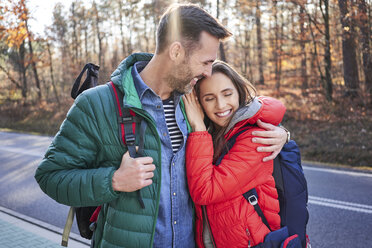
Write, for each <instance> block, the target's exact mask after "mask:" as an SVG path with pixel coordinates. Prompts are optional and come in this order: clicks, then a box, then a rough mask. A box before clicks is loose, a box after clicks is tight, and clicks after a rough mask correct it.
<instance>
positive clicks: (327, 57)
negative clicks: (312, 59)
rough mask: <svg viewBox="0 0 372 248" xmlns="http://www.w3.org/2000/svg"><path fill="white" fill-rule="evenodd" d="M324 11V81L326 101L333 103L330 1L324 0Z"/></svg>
mask: <svg viewBox="0 0 372 248" xmlns="http://www.w3.org/2000/svg"><path fill="white" fill-rule="evenodd" d="M323 2H324V11H323V9H322V4H321V5H320V8H321V10H322V14H323V19H324V28H325V47H324V61H325V80H324V81H323V84H324V89H325V96H326V99H327V100H328V101H329V102H330V101H332V93H333V85H332V76H331V71H332V60H331V35H330V30H329V1H328V0H324V1H323Z"/></svg>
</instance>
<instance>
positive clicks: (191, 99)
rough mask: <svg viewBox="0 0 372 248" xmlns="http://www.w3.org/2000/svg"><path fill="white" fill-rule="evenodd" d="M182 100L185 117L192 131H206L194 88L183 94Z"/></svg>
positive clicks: (202, 113)
mask: <svg viewBox="0 0 372 248" xmlns="http://www.w3.org/2000/svg"><path fill="white" fill-rule="evenodd" d="M183 101H184V103H185V110H186V114H187V119H188V120H189V123H190V125H191V128H192V130H193V132H198V131H206V130H207V128H206V127H205V124H204V112H203V109H202V107H201V106H200V103H199V101H198V98H197V97H196V93H195V90H193V91H192V92H191V93H190V94H186V95H184V96H183Z"/></svg>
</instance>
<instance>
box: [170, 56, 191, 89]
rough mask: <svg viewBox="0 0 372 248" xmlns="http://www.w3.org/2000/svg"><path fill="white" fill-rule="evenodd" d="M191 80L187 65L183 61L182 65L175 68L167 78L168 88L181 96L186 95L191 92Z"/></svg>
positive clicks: (186, 62)
mask: <svg viewBox="0 0 372 248" xmlns="http://www.w3.org/2000/svg"><path fill="white" fill-rule="evenodd" d="M193 78H194V76H193V75H192V72H191V70H190V67H189V63H188V61H186V60H185V61H184V63H182V64H181V65H179V66H176V67H175V68H174V70H173V73H172V74H171V75H169V76H168V78H167V81H168V86H169V87H170V88H172V89H173V90H175V91H177V92H179V93H181V94H187V93H190V92H191V91H192V88H193V85H191V80H193Z"/></svg>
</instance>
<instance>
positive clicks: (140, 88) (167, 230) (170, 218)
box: [132, 61, 195, 248]
mask: <svg viewBox="0 0 372 248" xmlns="http://www.w3.org/2000/svg"><path fill="white" fill-rule="evenodd" d="M146 64H147V62H144V61H140V62H137V63H136V64H135V65H134V66H133V68H132V76H133V80H134V85H135V87H136V90H137V93H138V96H139V98H140V101H141V103H142V107H143V109H144V110H145V111H146V112H147V113H149V114H150V115H151V117H152V118H153V119H154V121H155V124H156V127H157V130H158V133H159V137H160V140H161V191H160V203H159V214H158V219H157V222H156V228H155V237H154V246H153V247H156V248H165V247H174V248H182V247H185V248H192V247H195V239H194V230H193V229H194V226H193V213H194V211H193V203H192V200H191V197H190V195H189V191H188V187H187V180H186V168H185V150H186V139H187V134H188V132H187V124H186V120H185V117H184V116H183V114H182V111H181V108H180V104H179V102H180V98H181V95H180V94H178V93H176V92H174V93H173V96H174V105H175V106H176V113H175V114H176V122H177V125H178V127H179V129H180V130H181V132H182V134H183V137H184V139H183V144H182V145H181V147H180V149H179V150H178V152H177V153H175V154H174V153H173V151H172V143H171V139H170V136H169V132H168V127H167V124H166V121H165V116H164V108H163V102H162V99H161V98H160V97H159V96H158V95H157V94H156V93H155V92H154V91H153V90H152V89H151V88H149V87H148V86H147V85H146V84H145V83H144V82H143V80H142V78H141V77H140V75H139V72H140V71H141V70H142V69H143V68H144V67H145V66H146Z"/></svg>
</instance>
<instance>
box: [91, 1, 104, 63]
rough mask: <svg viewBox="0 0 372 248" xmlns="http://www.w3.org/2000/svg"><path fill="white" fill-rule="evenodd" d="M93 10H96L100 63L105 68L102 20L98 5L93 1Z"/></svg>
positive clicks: (95, 23)
mask: <svg viewBox="0 0 372 248" xmlns="http://www.w3.org/2000/svg"><path fill="white" fill-rule="evenodd" d="M93 10H94V17H95V20H94V21H95V22H94V25H95V28H96V32H97V41H98V63H99V66H100V67H101V68H104V58H103V51H102V50H103V49H102V40H103V38H102V34H101V30H100V28H99V24H100V18H99V13H98V9H97V4H96V2H95V1H93Z"/></svg>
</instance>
